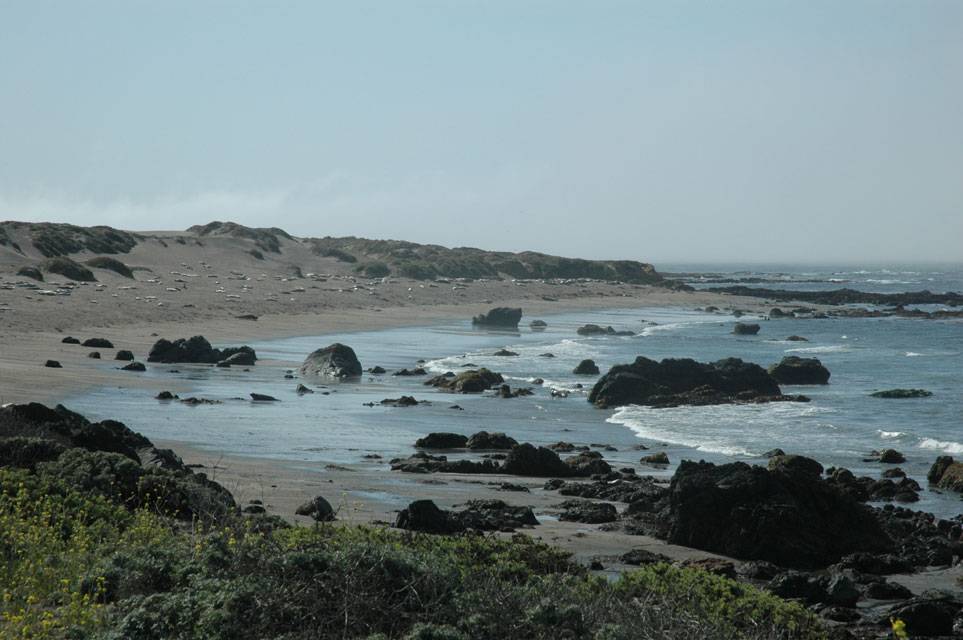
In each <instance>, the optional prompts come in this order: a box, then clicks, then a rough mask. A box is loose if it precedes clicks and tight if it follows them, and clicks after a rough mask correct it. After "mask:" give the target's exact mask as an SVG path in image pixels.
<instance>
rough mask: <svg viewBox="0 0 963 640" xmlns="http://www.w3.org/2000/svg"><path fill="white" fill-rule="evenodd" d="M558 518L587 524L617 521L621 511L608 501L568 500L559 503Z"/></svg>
mask: <svg viewBox="0 0 963 640" xmlns="http://www.w3.org/2000/svg"><path fill="white" fill-rule="evenodd" d="M556 508H557V509H559V514H558V519H559V520H564V521H566V522H584V523H585V524H601V523H603V522H615V521H616V520H618V518H619V513H618V511H617V510H616V508H615V505H613V504H609V503H608V502H592V501H590V500H566V501H565V502H563V503H561V504H559V505H557V507H556Z"/></svg>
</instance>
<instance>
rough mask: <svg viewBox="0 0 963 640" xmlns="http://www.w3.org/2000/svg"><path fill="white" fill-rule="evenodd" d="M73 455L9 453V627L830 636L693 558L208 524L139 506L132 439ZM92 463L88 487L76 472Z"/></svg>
mask: <svg viewBox="0 0 963 640" xmlns="http://www.w3.org/2000/svg"><path fill="white" fill-rule="evenodd" d="M86 453H89V452H86ZM65 455H66V454H65ZM64 457H65V456H61V458H64ZM65 463H66V464H64V465H63V466H64V473H63V474H62V475H51V474H49V473H47V472H49V469H48V468H47V467H48V466H49V465H54V464H57V463H56V462H54V463H51V462H46V463H42V464H39V465H37V471H35V472H32V471H30V470H26V469H18V470H12V469H0V532H2V534H0V535H2V537H0V595H2V602H0V637H12V636H16V637H71V638H85V637H91V638H93V637H96V638H117V639H120V638H125V639H131V640H137V639H145V640H146V639H148V638H149V639H156V638H214V639H219V638H224V639H227V638H291V639H293V638H308V637H311V638H317V637H321V638H327V637H337V638H418V639H427V638H435V639H439V640H441V639H445V640H462V639H467V638H532V639H537V640H549V639H553V640H554V639H556V638H594V639H597V640H629V639H630V638H633V639H634V638H652V639H653V640H654V639H656V638H659V639H660V640H676V639H678V640H682V639H683V638H692V637H700V638H706V639H714V638H759V639H760V640H761V639H769V638H772V639H773V640H775V638H821V637H823V635H822V631H821V629H820V628H819V627H818V626H817V625H816V623H815V622H814V620H813V618H812V617H811V616H810V615H809V614H807V613H806V612H805V611H804V610H803V609H802V608H801V607H799V606H798V605H794V604H789V603H786V602H784V601H782V600H779V599H778V598H776V597H775V596H772V595H771V594H768V593H766V592H762V591H758V590H755V589H753V588H751V587H747V586H745V585H741V584H739V583H736V582H733V581H730V580H727V579H725V578H721V577H719V576H713V575H710V574H707V573H703V572H700V571H697V570H681V569H675V568H673V567H668V566H665V565H659V566H655V567H649V568H647V569H643V570H640V571H635V572H632V573H627V574H625V575H624V576H623V577H622V578H621V579H620V580H619V581H618V582H615V583H611V582H609V581H607V580H605V579H604V578H601V577H598V576H593V575H590V574H589V573H588V572H587V571H586V570H585V568H584V567H582V566H581V565H579V564H577V563H575V562H573V561H572V557H571V553H570V552H567V551H563V550H560V549H557V548H554V547H551V546H549V545H546V544H543V543H541V542H537V541H534V540H532V539H531V538H529V537H528V536H525V535H522V534H518V535H516V536H515V537H514V538H513V539H512V540H511V541H505V540H500V539H498V538H495V537H489V536H482V535H478V534H469V535H462V536H457V537H449V536H429V535H420V534H411V533H408V532H396V531H391V530H389V529H387V528H372V527H355V526H349V525H346V524H341V523H319V524H316V525H314V526H312V527H291V526H289V525H287V526H284V525H280V524H278V523H277V522H275V521H273V520H272V519H271V518H269V517H255V518H251V519H245V518H243V517H242V516H240V515H239V514H234V515H233V517H231V518H229V519H225V520H224V521H223V522H219V523H214V524H212V525H211V526H210V527H209V528H204V527H202V526H199V525H198V523H195V524H193V525H192V524H185V523H184V522H178V521H176V520H173V519H171V518H169V517H167V516H166V515H165V514H163V513H162V511H161V510H160V509H159V505H158V503H156V502H153V501H149V500H146V499H144V500H143V501H142V502H141V503H140V504H139V505H137V506H133V507H132V506H131V504H130V502H129V498H130V497H131V495H139V494H130V495H128V494H125V492H126V491H130V490H131V489H132V488H134V489H137V488H139V487H140V486H141V485H140V482H141V481H142V480H143V478H144V477H145V476H143V475H141V476H137V474H135V473H133V472H132V471H131V469H130V468H129V465H130V464H133V462H132V461H129V460H127V459H125V458H123V456H117V455H116V454H109V456H107V457H105V456H89V455H78V454H74V457H72V458H69V457H68V458H67V459H66V460H65ZM80 473H89V474H90V478H89V479H88V480H87V481H86V483H84V484H81V485H78V487H82V488H75V487H74V486H72V484H68V479H69V482H70V483H73V482H74V481H76V480H78V477H77V474H80ZM110 478H113V480H111V479H110ZM111 482H113V484H111ZM119 485H120V486H119Z"/></svg>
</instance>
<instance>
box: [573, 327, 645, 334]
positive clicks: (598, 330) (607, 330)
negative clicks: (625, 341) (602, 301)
mask: <svg viewBox="0 0 963 640" xmlns="http://www.w3.org/2000/svg"><path fill="white" fill-rule="evenodd" d="M575 333H577V334H578V335H580V336H634V335H635V332H634V331H627V330H626V331H616V330H615V329H613V328H612V327H611V326H608V327H604V328H603V327H600V326H599V325H597V324H586V325H583V326H581V327H579V328H578V329H576V330H575Z"/></svg>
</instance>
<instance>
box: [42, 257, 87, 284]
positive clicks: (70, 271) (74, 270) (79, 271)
mask: <svg viewBox="0 0 963 640" xmlns="http://www.w3.org/2000/svg"><path fill="white" fill-rule="evenodd" d="M39 267H40V269H42V270H44V271H46V272H48V273H56V274H58V275H61V276H63V277H65V278H69V279H70V280H76V281H77V282H96V281H97V278H95V277H94V274H93V272H92V271H91V270H90V269H88V268H87V267H85V266H83V265H82V264H79V263H77V262H74V261H73V260H71V259H70V258H65V257H63V256H60V257H56V258H50V259H49V260H44V261H43V262H41V263H40V265H39Z"/></svg>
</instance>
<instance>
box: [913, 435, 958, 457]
mask: <svg viewBox="0 0 963 640" xmlns="http://www.w3.org/2000/svg"><path fill="white" fill-rule="evenodd" d="M919 448H920V449H930V450H936V451H942V452H944V453H949V454H953V455H959V454H961V453H963V443H960V442H953V441H952V440H937V439H935V438H920V443H919Z"/></svg>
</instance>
